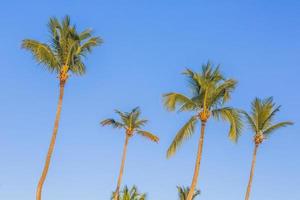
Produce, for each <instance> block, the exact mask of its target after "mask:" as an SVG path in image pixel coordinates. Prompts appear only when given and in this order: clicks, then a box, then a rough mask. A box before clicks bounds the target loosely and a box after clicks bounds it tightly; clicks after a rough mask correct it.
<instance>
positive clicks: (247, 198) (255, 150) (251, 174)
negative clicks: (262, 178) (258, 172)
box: [245, 144, 258, 200]
mask: <svg viewBox="0 0 300 200" xmlns="http://www.w3.org/2000/svg"><path fill="white" fill-rule="evenodd" d="M257 149H258V144H255V147H254V152H253V158H252V165H251V172H250V178H249V182H248V187H247V192H246V197H245V200H249V197H250V192H251V187H252V180H253V176H254V169H255V163H256V154H257Z"/></svg>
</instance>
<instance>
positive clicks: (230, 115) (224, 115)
mask: <svg viewBox="0 0 300 200" xmlns="http://www.w3.org/2000/svg"><path fill="white" fill-rule="evenodd" d="M212 115H213V117H215V118H216V119H220V118H221V119H223V120H225V121H228V122H229V123H230V129H229V134H228V135H229V138H230V139H231V140H233V141H237V140H238V138H239V136H240V134H241V132H242V128H243V123H242V119H241V116H240V112H239V111H238V110H237V109H234V108H231V107H224V108H219V109H215V110H213V111H212Z"/></svg>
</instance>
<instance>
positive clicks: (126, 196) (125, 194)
mask: <svg viewBox="0 0 300 200" xmlns="http://www.w3.org/2000/svg"><path fill="white" fill-rule="evenodd" d="M146 197H147V195H146V194H145V193H140V192H139V191H138V189H137V187H136V186H133V187H132V188H131V189H129V188H128V187H127V186H125V187H124V189H123V190H122V191H121V192H120V195H119V196H118V200H146ZM113 198H114V194H113V195H112V198H111V199H113Z"/></svg>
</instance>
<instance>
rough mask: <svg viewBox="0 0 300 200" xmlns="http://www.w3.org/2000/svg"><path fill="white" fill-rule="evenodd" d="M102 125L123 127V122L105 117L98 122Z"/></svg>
mask: <svg viewBox="0 0 300 200" xmlns="http://www.w3.org/2000/svg"><path fill="white" fill-rule="evenodd" d="M100 123H101V125H102V126H112V127H113V128H124V124H122V123H121V122H118V121H116V120H114V119H105V120H103V121H101V122H100Z"/></svg>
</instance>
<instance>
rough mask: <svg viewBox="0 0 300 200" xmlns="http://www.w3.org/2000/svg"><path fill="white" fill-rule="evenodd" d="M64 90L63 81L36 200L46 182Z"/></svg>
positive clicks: (40, 196) (39, 196) (38, 199)
mask: <svg viewBox="0 0 300 200" xmlns="http://www.w3.org/2000/svg"><path fill="white" fill-rule="evenodd" d="M64 88H65V81H61V82H60V89H59V99H58V104H57V110H56V117H55V122H54V128H53V132H52V137H51V142H50V146H49V149H48V153H47V157H46V161H45V165H44V169H43V172H42V175H41V177H40V180H39V183H38V185H37V191H36V200H41V199H42V190H43V185H44V182H45V180H46V177H47V174H48V170H49V167H50V162H51V157H52V154H53V150H54V146H55V141H56V136H57V131H58V126H59V120H60V113H61V108H62V101H63V96H64Z"/></svg>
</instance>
